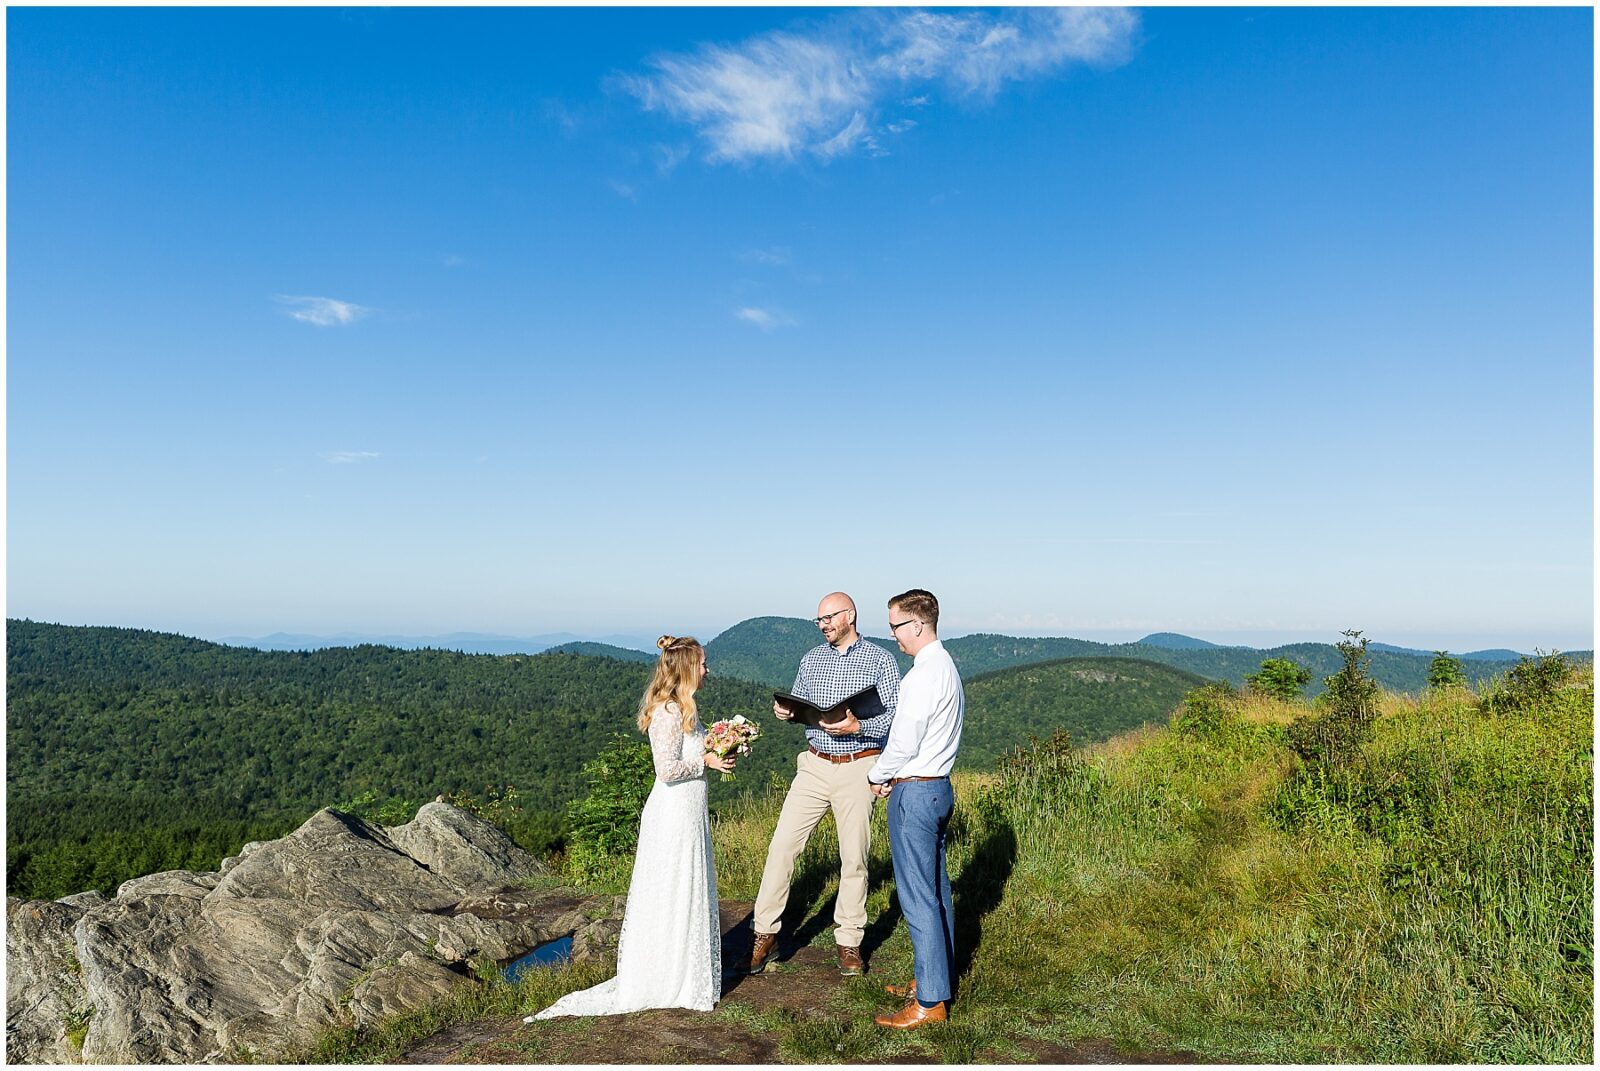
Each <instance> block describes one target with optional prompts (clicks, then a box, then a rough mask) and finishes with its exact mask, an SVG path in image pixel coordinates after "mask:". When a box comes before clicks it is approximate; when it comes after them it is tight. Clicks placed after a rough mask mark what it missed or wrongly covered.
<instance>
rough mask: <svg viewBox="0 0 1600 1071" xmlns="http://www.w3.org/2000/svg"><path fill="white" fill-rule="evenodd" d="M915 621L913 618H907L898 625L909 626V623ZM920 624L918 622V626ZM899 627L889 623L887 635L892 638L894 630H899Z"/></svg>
mask: <svg viewBox="0 0 1600 1071" xmlns="http://www.w3.org/2000/svg"><path fill="white" fill-rule="evenodd" d="M916 620H917V619H916V618H914V617H908V618H906V619H905V620H904V621H902V622H900V625H909V624H911V622H913V621H916ZM920 623H921V622H918V624H920ZM900 625H897V624H895V623H894V622H893V621H891V622H889V635H891V636H893V635H894V630H895V629H897V628H899V627H900Z"/></svg>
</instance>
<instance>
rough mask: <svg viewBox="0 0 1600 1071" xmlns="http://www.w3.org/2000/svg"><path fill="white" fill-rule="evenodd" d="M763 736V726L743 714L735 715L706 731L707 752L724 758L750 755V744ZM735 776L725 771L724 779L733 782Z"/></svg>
mask: <svg viewBox="0 0 1600 1071" xmlns="http://www.w3.org/2000/svg"><path fill="white" fill-rule="evenodd" d="M760 736H761V726H759V725H757V724H756V723H755V722H753V721H750V720H748V719H747V718H746V717H745V716H744V715H743V714H735V715H734V716H733V717H732V718H724V719H723V720H721V721H719V722H717V723H715V724H714V725H712V726H711V728H709V729H707V730H706V750H707V751H712V752H715V753H716V754H718V755H720V756H721V757H722V758H727V757H728V756H729V755H748V754H750V744H751V742H752V741H754V740H756V739H758V738H759V737H760ZM734 776H735V775H733V774H731V773H728V772H727V771H723V774H722V779H723V780H724V781H732V780H733V779H734Z"/></svg>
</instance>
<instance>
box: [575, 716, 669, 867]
mask: <svg viewBox="0 0 1600 1071" xmlns="http://www.w3.org/2000/svg"><path fill="white" fill-rule="evenodd" d="M583 776H584V778H585V779H586V780H587V781H588V782H589V793H588V795H586V796H583V797H581V798H579V799H576V800H573V801H572V803H571V805H570V806H568V808H567V825H568V832H567V859H566V869H567V873H568V874H569V875H570V876H572V877H573V878H575V879H576V880H578V881H588V880H590V879H591V878H594V877H596V876H597V875H600V874H603V873H605V872H606V871H608V870H610V869H612V868H613V867H614V866H615V865H616V864H617V863H618V862H619V861H620V860H621V859H623V858H624V857H626V856H628V855H631V854H632V853H633V850H634V848H635V847H636V846H637V845H638V843H639V814H640V812H641V811H642V810H643V809H644V801H645V800H646V799H647V798H648V797H649V795H650V786H651V784H652V783H653V782H654V780H655V762H654V760H652V759H651V757H650V745H649V744H647V743H645V742H644V741H642V740H640V739H639V738H638V737H636V736H624V735H623V734H621V733H616V734H613V736H612V738H611V746H610V747H608V748H606V749H605V750H604V751H601V752H599V753H598V754H597V755H595V757H594V758H592V759H590V760H589V761H588V762H586V763H584V764H583Z"/></svg>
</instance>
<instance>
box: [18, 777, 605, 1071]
mask: <svg viewBox="0 0 1600 1071" xmlns="http://www.w3.org/2000/svg"><path fill="white" fill-rule="evenodd" d="M539 869H540V867H539V864H538V863H537V861H536V860H534V859H533V858H532V857H531V856H529V855H528V854H527V853H526V852H523V851H522V850H521V849H519V848H517V847H516V846H515V845H514V844H512V843H511V841H510V840H509V839H508V838H507V837H506V836H505V835H504V834H503V833H501V832H500V830H498V829H496V828H495V827H494V826H491V825H489V824H488V823H486V822H482V821H480V820H479V819H477V818H474V817H473V816H472V815H470V814H468V813H466V812H464V811H461V810H458V809H457V808H455V807H452V806H450V805H449V804H445V803H430V804H427V805H425V806H424V807H423V808H422V809H421V810H420V811H418V812H417V816H416V818H415V819H414V820H413V821H411V822H409V823H407V824H406V825H403V826H396V827H392V828H383V827H380V826H374V825H370V824H368V823H366V822H364V821H362V820H361V819H358V818H354V817H351V816H350V815H346V814H341V813H339V812H338V811H332V810H324V811H319V812H318V813H317V814H315V815H313V816H312V817H311V818H310V819H309V820H308V821H307V822H306V823H305V824H304V825H303V826H301V827H300V828H299V829H297V830H296V831H295V832H293V833H291V834H289V835H288V836H287V837H284V838H282V839H281V840H276V841H268V842H261V843H255V844H250V845H246V847H245V848H244V849H243V850H241V852H240V853H239V855H238V856H235V857H231V858H229V859H225V860H223V862H222V866H221V867H220V869H219V870H218V871H217V872H215V873H191V872H188V871H169V872H167V873H163V874H151V875H148V876H146V877H142V878H135V879H133V880H131V881H127V882H124V883H123V884H122V886H121V887H120V888H119V889H118V890H117V895H116V897H115V898H113V899H110V900H107V899H105V898H104V897H102V896H100V895H99V894H96V893H79V894H77V895H75V896H71V897H67V898H65V899H64V900H60V901H55V902H50V901H23V900H16V899H8V901H7V911H6V949H7V953H8V957H9V970H8V973H7V979H6V982H7V990H6V1048H7V1058H8V1060H9V1061H11V1062H39V1063H57V1062H68V1061H76V1060H83V1061H88V1062H105V1063H196V1062H213V1061H218V1060H224V1059H232V1058H237V1057H239V1056H241V1055H248V1054H250V1053H255V1054H258V1055H270V1054H273V1053H276V1052H278V1051H280V1050H283V1049H285V1048H287V1047H291V1046H296V1045H303V1044H307V1043H309V1042H311V1041H312V1040H314V1039H315V1037H316V1036H317V1035H318V1034H319V1033H320V1032H321V1031H323V1030H325V1029H326V1028H328V1027H329V1026H332V1025H336V1024H341V1023H344V1024H357V1025H361V1024H367V1023H371V1022H373V1021H375V1020H376V1019H378V1018H380V1017H383V1016H386V1015H391V1014H394V1013H396V1012H400V1011H404V1010H407V1009H410V1008H415V1007H417V1006H418V1005H420V1004H423V1003H425V1002H427V1001H429V1000H432V999H435V998H437V997H440V996H443V995H445V994H446V993H448V992H449V991H450V989H452V988H453V987H454V986H456V985H457V984H459V983H461V981H462V980H463V979H465V978H469V977H472V976H473V967H474V966H477V965H482V964H487V963H491V962H501V961H504V960H507V959H510V958H512V957H514V956H518V955H521V954H522V953H524V952H526V951H528V950H529V949H532V948H534V947H536V946H537V945H539V944H541V943H543V942H544V941H548V940H552V939H554V938H556V937H560V936H564V935H566V934H573V935H574V940H573V945H574V956H575V958H586V957H587V956H591V955H595V954H603V953H605V952H608V951H610V950H611V949H614V948H615V944H616V933H617V929H618V925H619V919H620V915H621V902H620V898H614V897H590V898H584V897H580V896H578V895H576V894H574V893H572V892H571V891H570V890H561V889H549V890H542V891H534V890H530V889H525V888H517V887H515V885H514V883H515V882H517V881H518V879H522V878H527V877H530V876H532V875H533V874H535V873H537V872H538V871H539Z"/></svg>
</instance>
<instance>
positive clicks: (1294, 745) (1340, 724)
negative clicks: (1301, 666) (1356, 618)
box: [1289, 629, 1380, 766]
mask: <svg viewBox="0 0 1600 1071" xmlns="http://www.w3.org/2000/svg"><path fill="white" fill-rule="evenodd" d="M1344 637H1345V638H1344V640H1343V641H1342V642H1340V643H1339V644H1338V647H1339V655H1340V657H1341V658H1343V659H1344V666H1343V667H1342V668H1341V669H1340V670H1339V672H1337V673H1335V674H1334V675H1333V676H1331V677H1328V678H1326V679H1325V680H1324V681H1323V684H1324V685H1325V687H1326V689H1327V690H1326V691H1324V692H1323V693H1322V694H1321V695H1320V696H1318V697H1317V705H1318V707H1319V708H1320V712H1319V713H1318V714H1316V715H1315V716H1308V717H1303V718H1298V719H1296V720H1295V722H1294V724H1292V725H1290V726H1289V747H1290V748H1291V749H1292V750H1293V751H1294V752H1295V754H1297V755H1299V756H1300V757H1301V758H1302V759H1304V760H1305V761H1306V762H1309V763H1313V764H1315V765H1319V766H1343V765H1345V764H1347V763H1349V762H1350V760H1351V759H1353V758H1355V757H1356V756H1357V755H1358V754H1360V752H1361V745H1362V744H1364V743H1366V740H1367V737H1368V736H1369V735H1371V732H1372V722H1373V719H1374V718H1376V717H1377V716H1378V696H1379V694H1380V693H1379V690H1378V684H1377V682H1376V681H1374V680H1373V679H1372V678H1371V677H1370V676H1368V674H1367V664H1368V661H1369V656H1368V654H1367V641H1366V639H1364V638H1363V637H1362V635H1361V633H1360V631H1359V630H1355V629H1347V630H1345V632H1344Z"/></svg>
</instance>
